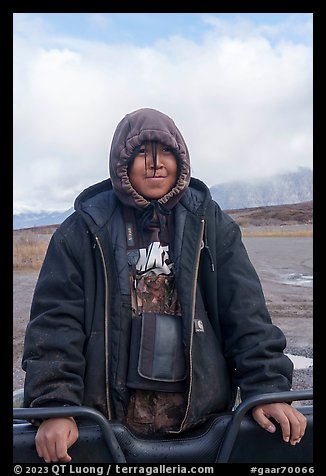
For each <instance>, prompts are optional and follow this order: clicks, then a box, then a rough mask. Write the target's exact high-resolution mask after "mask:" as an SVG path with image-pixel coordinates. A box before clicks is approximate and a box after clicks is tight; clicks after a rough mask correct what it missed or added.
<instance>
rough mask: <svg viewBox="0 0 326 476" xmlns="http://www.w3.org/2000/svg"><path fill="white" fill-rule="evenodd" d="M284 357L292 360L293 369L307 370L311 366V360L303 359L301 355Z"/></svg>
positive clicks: (308, 358)
mask: <svg viewBox="0 0 326 476" xmlns="http://www.w3.org/2000/svg"><path fill="white" fill-rule="evenodd" d="M285 355H287V356H288V357H289V358H290V359H291V360H292V362H293V365H294V368H295V369H307V368H308V367H312V366H313V359H311V358H310V357H303V356H302V355H293V354H285Z"/></svg>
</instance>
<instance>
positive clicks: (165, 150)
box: [162, 147, 171, 153]
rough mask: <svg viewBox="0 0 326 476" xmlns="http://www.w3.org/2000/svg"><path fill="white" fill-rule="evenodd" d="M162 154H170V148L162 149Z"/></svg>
mask: <svg viewBox="0 0 326 476" xmlns="http://www.w3.org/2000/svg"><path fill="white" fill-rule="evenodd" d="M162 150H163V152H167V153H170V152H171V148H170V147H163V149H162Z"/></svg>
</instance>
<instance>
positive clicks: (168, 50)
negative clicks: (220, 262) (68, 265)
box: [13, 13, 313, 213]
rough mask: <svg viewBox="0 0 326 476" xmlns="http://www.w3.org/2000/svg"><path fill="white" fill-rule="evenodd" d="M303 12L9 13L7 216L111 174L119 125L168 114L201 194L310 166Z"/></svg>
mask: <svg viewBox="0 0 326 476" xmlns="http://www.w3.org/2000/svg"><path fill="white" fill-rule="evenodd" d="M312 22H313V15H312V14H310V13H289V14H288V13H278V14H274V13H265V14H261V13H260V14H254V13H239V14H234V13H226V14H219V13H179V14H177V13H120V14H118V13H72V14H69V13H15V14H14V38H13V42H14V43H13V44H14V70H13V72H14V102H13V120H14V124H13V125H14V162H13V165H14V169H13V171H14V203H13V208H14V213H20V212H25V211H40V210H44V211H45V210H47V211H53V210H60V211H63V210H67V209H68V208H70V207H71V206H73V202H74V199H75V198H76V196H77V195H78V194H79V193H80V192H81V191H82V190H83V189H84V188H86V187H88V186H89V185H91V184H93V183H96V182H98V181H101V180H103V179H105V178H107V177H108V174H109V172H108V152H109V148H110V144H111V140H112V136H113V133H114V130H115V128H116V125H117V123H118V122H119V121H120V120H121V119H122V117H123V116H124V115H125V114H127V113H129V112H131V111H133V110H135V109H138V108H140V107H152V108H155V109H159V110H161V111H162V112H164V113H166V114H168V115H169V116H170V117H172V119H173V120H174V121H175V123H176V125H177V126H178V128H179V129H180V130H181V132H182V134H183V136H184V138H185V140H186V142H187V144H188V148H189V151H190V156H191V166H192V175H193V176H194V177H197V178H199V179H201V180H203V181H204V182H206V184H207V185H208V186H211V185H214V184H217V183H222V182H226V181H230V180H241V179H246V180H247V179H252V178H253V179H254V178H260V177H266V176H270V175H272V174H275V173H282V172H287V171H295V170H296V169H297V167H300V166H303V167H309V168H311V169H312V160H313V157H312V154H313V147H312V146H313V140H312V126H313V122H312V112H313V110H312V93H313V87H312V82H313V75H312V30H313V25H312Z"/></svg>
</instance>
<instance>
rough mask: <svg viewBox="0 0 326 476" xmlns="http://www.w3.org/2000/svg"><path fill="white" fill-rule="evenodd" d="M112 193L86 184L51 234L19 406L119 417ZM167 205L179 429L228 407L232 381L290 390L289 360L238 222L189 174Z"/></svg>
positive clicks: (126, 312)
mask: <svg viewBox="0 0 326 476" xmlns="http://www.w3.org/2000/svg"><path fill="white" fill-rule="evenodd" d="M141 140H143V138H142V139H141ZM118 195H119V193H118V194H117V192H116V190H113V188H112V181H111V179H107V180H104V181H103V182H101V183H98V184H96V185H93V186H91V187H89V188H88V189H86V190H85V191H84V192H82V193H81V194H80V196H79V197H78V198H77V199H76V202H75V209H76V211H75V212H74V213H73V214H72V215H71V216H70V217H68V218H67V219H66V220H65V222H64V223H62V225H61V226H60V227H59V228H58V229H57V231H56V232H55V233H54V235H53V237H52V239H51V241H50V244H49V247H48V251H47V254H46V257H45V260H44V263H43V266H42V269H41V271H40V275H39V279H38V282H37V285H36V288H35V293H34V298H33V302H32V307H31V320H30V323H29V325H28V328H27V331H26V337H25V348H24V355H23V369H24V370H25V371H26V379H25V402H24V405H25V406H32V407H37V406H43V405H64V404H68V405H87V406H90V407H94V408H96V409H98V410H100V411H101V412H102V413H103V414H104V415H106V416H107V417H108V418H110V419H115V420H124V419H125V416H126V412H127V407H128V400H129V390H128V388H127V387H126V377H127V370H128V361H129V343H130V327H131V326H130V325H131V296H130V284H129V269H128V264H127V255H126V237H125V226H124V221H123V216H122V211H121V201H120V200H121V197H120V200H119V199H118ZM173 216H174V227H175V237H174V247H173V248H174V263H175V269H176V283H177V289H178V296H179V299H180V304H181V309H182V315H183V344H184V349H185V354H186V360H187V368H188V373H187V375H188V376H187V382H188V390H187V393H188V405H187V409H186V413H185V416H184V420H183V422H182V425H181V427H180V431H182V430H185V429H187V428H189V427H191V426H194V425H195V424H197V423H199V422H202V421H204V420H205V419H207V418H208V417H209V416H210V415H212V414H215V413H218V412H222V411H225V410H228V409H230V408H231V406H232V403H233V402H232V398H233V395H234V390H235V389H236V388H237V387H240V389H241V396H242V398H246V397H249V396H252V395H257V394H259V393H271V392H275V391H282V390H289V389H290V388H291V379H292V371H293V365H292V362H291V361H290V359H288V357H286V356H285V355H284V353H283V350H284V348H285V345H286V342H285V337H284V335H283V333H282V332H281V330H280V329H279V328H278V327H276V326H274V325H273V324H272V322H271V319H270V316H269V313H268V310H267V308H266V304H265V300H264V296H263V292H262V288H261V284H260V281H259V278H258V276H257V274H256V272H255V270H254V268H253V266H252V264H251V262H250V260H249V258H248V255H247V252H246V250H245V248H244V245H243V243H242V240H241V233H240V229H239V227H238V225H237V224H236V223H235V222H234V221H233V220H232V219H231V218H230V217H229V216H228V215H227V214H225V213H224V212H223V211H222V210H221V209H220V207H219V206H218V205H217V204H216V202H214V201H213V200H212V198H211V195H210V192H209V190H208V188H207V187H206V185H205V184H203V183H202V182H201V181H199V180H197V179H194V178H192V179H191V180H190V184H189V186H186V187H185V189H184V190H183V191H182V194H180V197H179V201H178V202H177V203H176V204H175V205H174V206H173ZM197 319H200V320H201V321H202V322H203V327H204V329H203V332H202V331H201V332H198V330H199V331H200V330H201V329H198V326H196V325H195V321H196V320H197Z"/></svg>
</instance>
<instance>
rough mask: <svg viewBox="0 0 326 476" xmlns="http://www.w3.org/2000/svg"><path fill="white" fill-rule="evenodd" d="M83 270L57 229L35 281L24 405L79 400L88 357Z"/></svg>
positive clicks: (27, 339)
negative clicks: (85, 353) (84, 321)
mask: <svg viewBox="0 0 326 476" xmlns="http://www.w3.org/2000/svg"><path fill="white" fill-rule="evenodd" d="M83 318H84V291H83V280H82V271H81V269H80V267H79V265H78V259H77V257H76V256H74V255H73V253H72V251H71V248H70V247H69V246H68V244H67V242H66V239H65V237H64V234H63V233H62V232H61V231H60V229H58V230H57V231H56V232H55V233H54V235H53V236H52V238H51V241H50V243H49V247H48V250H47V253H46V256H45V259H44V262H43V266H42V268H41V271H40V275H39V278H38V281H37V284H36V287H35V291H34V296H33V300H32V306H31V315H30V322H29V324H28V326H27V329H26V334H25V346H24V352H23V360H22V364H23V369H24V370H25V371H26V377H25V387H24V405H25V406H26V407H28V406H32V407H38V406H43V405H46V406H48V405H51V404H53V405H65V404H68V405H69V404H70V405H81V403H82V400H83V376H84V370H85V359H84V356H83V346H84V342H85V333H84V325H83Z"/></svg>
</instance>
